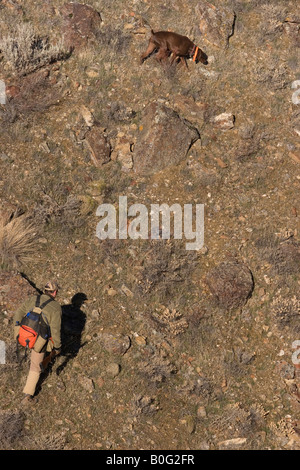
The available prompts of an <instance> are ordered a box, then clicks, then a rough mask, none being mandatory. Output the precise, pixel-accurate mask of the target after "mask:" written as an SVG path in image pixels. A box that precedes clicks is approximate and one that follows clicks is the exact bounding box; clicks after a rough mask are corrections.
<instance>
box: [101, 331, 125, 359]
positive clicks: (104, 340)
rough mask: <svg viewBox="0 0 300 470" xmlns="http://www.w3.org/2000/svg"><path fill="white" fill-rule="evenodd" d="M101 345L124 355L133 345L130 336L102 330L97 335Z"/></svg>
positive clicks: (112, 351)
mask: <svg viewBox="0 0 300 470" xmlns="http://www.w3.org/2000/svg"><path fill="white" fill-rule="evenodd" d="M97 340H98V341H99V342H100V344H101V346H102V347H103V348H104V349H105V350H106V351H107V352H109V353H111V354H115V355H117V356H123V355H124V354H125V353H126V352H127V351H128V349H129V348H130V346H131V341H130V338H129V336H126V335H122V334H120V333H110V332H107V331H102V332H100V333H99V334H98V335H97Z"/></svg>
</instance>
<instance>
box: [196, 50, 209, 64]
mask: <svg viewBox="0 0 300 470" xmlns="http://www.w3.org/2000/svg"><path fill="white" fill-rule="evenodd" d="M197 62H201V63H202V64H204V65H207V64H208V57H207V55H206V54H205V52H203V51H202V50H201V49H200V48H199V49H198V52H197V56H196V63H197Z"/></svg>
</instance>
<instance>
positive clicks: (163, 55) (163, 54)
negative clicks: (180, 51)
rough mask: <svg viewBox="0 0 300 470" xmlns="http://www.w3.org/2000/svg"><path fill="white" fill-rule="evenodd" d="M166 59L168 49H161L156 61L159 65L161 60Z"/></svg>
mask: <svg viewBox="0 0 300 470" xmlns="http://www.w3.org/2000/svg"><path fill="white" fill-rule="evenodd" d="M167 57H168V49H166V48H162V47H161V48H160V49H159V51H158V54H157V56H156V60H157V61H158V62H160V63H161V62H162V61H163V60H164V61H166V60H167Z"/></svg>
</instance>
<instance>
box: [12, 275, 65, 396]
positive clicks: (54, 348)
mask: <svg viewBox="0 0 300 470" xmlns="http://www.w3.org/2000/svg"><path fill="white" fill-rule="evenodd" d="M57 293H58V284H57V282H56V281H49V282H48V283H47V284H46V285H45V288H44V293H43V294H41V295H34V296H31V297H29V298H28V299H27V300H26V301H25V302H24V303H23V304H22V305H21V306H20V307H19V308H18V309H17V311H16V312H15V314H14V325H15V326H14V338H15V340H16V341H18V342H19V343H21V344H22V341H21V340H22V338H23V337H26V334H27V333H28V330H30V328H26V326H24V328H23V327H22V325H32V324H33V321H32V319H34V320H36V318H38V321H40V322H42V324H43V329H42V328H41V327H39V330H38V331H39V332H40V333H39V334H38V335H37V337H36V339H35V342H34V344H33V345H31V343H30V341H31V340H29V339H28V338H27V339H26V340H25V342H26V346H27V347H29V348H31V360H30V369H29V373H28V376H27V381H26V384H25V387H24V389H23V393H24V394H25V395H24V398H23V400H22V403H34V402H35V401H36V399H35V398H34V394H35V391H36V386H37V383H38V381H39V378H40V374H41V372H42V367H41V365H42V361H43V359H44V355H45V353H46V352H52V353H53V352H54V353H56V354H59V352H60V348H61V337H60V330H61V316H62V309H61V306H60V304H59V303H58V302H57V300H55V298H56V296H57ZM27 317H28V318H30V319H31V320H30V321H31V323H30V321H27V323H26V321H25V322H24V319H27ZM39 317H41V319H40V318H39ZM42 331H43V333H42ZM45 331H46V332H47V334H45ZM22 335H23V336H22ZM23 345H24V344H23Z"/></svg>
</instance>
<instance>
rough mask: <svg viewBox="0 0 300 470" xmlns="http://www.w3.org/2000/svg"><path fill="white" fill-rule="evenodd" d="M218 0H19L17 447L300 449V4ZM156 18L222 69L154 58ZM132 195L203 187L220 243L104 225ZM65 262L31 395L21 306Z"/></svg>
mask: <svg viewBox="0 0 300 470" xmlns="http://www.w3.org/2000/svg"><path fill="white" fill-rule="evenodd" d="M212 2H213V3H208V2H206V1H201V0H169V1H157V0H122V1H121V0H114V1H113V2H107V1H104V0H98V1H97V0H90V1H89V3H88V5H86V4H80V3H67V2H66V1H65V0H51V1H50V0H35V1H31V2H22V1H21V0H2V1H0V16H1V22H0V28H1V31H0V51H1V55H0V61H1V62H0V65H1V69H0V80H1V82H0V83H1V84H2V95H1V98H2V100H1V103H2V104H0V121H1V128H0V129H1V130H0V145H1V147H0V165H1V173H0V191H1V202H0V204H1V207H0V209H1V214H2V216H1V226H0V258H1V259H0V263H1V271H0V279H1V284H0V324H1V333H0V339H1V340H2V341H4V342H5V346H6V355H5V364H1V365H0V376H1V380H0V390H1V394H0V397H1V398H0V448H2V449H113V450H119V449H129V450H132V449H153V450H154V449H209V450H213V449H251V450H254V449H298V450H299V449H300V436H299V433H300V423H299V419H300V417H299V401H300V383H299V380H300V379H299V369H297V362H299V361H298V355H297V354H298V353H297V349H296V350H295V344H296V343H295V342H296V341H298V340H300V323H299V313H300V299H299V272H300V248H299V246H300V245H299V222H298V221H299V210H300V208H299V183H300V173H299V164H300V141H299V137H300V100H299V97H298V90H299V88H300V82H299V80H300V71H299V58H300V56H299V45H300V33H299V29H300V16H299V8H297V2H294V1H292V0H291V1H289V0H272V1H266V0H223V1H222V0H212ZM151 29H153V30H154V31H158V30H169V31H175V32H177V33H179V34H182V35H187V36H188V37H189V38H190V39H191V40H192V41H193V42H194V43H195V44H196V45H198V46H199V47H200V48H201V49H202V50H203V51H204V52H205V53H206V54H207V56H208V64H207V65H204V64H202V63H200V62H199V63H195V62H193V61H192V60H188V61H187V64H188V68H187V69H186V68H185V67H184V66H183V65H182V64H174V65H173V66H170V65H169V62H168V61H167V62H166V63H163V64H159V63H158V61H157V60H156V58H155V54H152V55H151V56H150V57H149V58H148V59H147V60H145V61H144V63H143V64H141V61H140V57H141V55H142V53H143V52H144V51H145V50H146V48H147V44H148V40H149V38H150V35H151ZM3 84H4V85H5V95H4V94H3ZM119 196H127V198H128V206H130V205H132V204H135V203H138V204H144V205H145V206H146V207H148V208H149V207H150V205H151V204H163V203H165V204H169V205H172V204H175V203H177V204H180V205H181V206H182V207H183V205H184V204H194V205H195V204H204V208H205V215H204V219H205V228H204V246H203V247H202V248H201V250H198V251H197V250H193V251H192V250H190V251H189V250H187V249H186V243H185V242H186V240H184V239H182V240H180V239H174V237H171V238H170V239H160V240H154V239H148V240H144V239H137V240H133V239H131V238H129V237H128V238H127V239H116V240H111V239H106V240H100V239H99V238H97V237H96V226H97V224H98V222H99V217H98V216H97V215H96V210H97V207H98V206H99V205H101V204H103V203H110V204H112V205H114V206H115V207H116V209H118V203H119ZM48 278H50V279H52V278H55V279H57V280H58V281H59V283H60V291H59V301H60V303H61V305H62V307H63V324H62V340H63V349H62V354H61V356H60V357H58V358H57V359H56V361H55V362H54V364H52V366H51V367H50V368H49V369H48V370H47V373H46V374H45V375H44V376H43V380H42V382H41V386H40V389H39V393H38V395H37V397H38V405H37V406H36V407H35V408H34V409H33V410H28V409H23V408H22V407H21V406H20V399H21V397H22V388H23V385H24V382H25V380H26V375H27V371H28V362H27V363H26V362H23V363H22V365H21V366H20V365H18V364H17V362H16V355H15V344H14V342H13V339H12V330H13V319H12V317H13V312H14V310H15V308H16V307H17V306H18V305H19V304H20V303H21V302H22V301H23V300H24V299H25V298H26V297H27V295H28V294H30V293H34V292H36V290H37V289H41V288H42V287H43V285H44V283H45V281H46V280H48ZM0 344H2V346H3V343H0ZM293 348H294V349H293ZM298 349H299V348H298ZM293 354H294V355H293Z"/></svg>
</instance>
